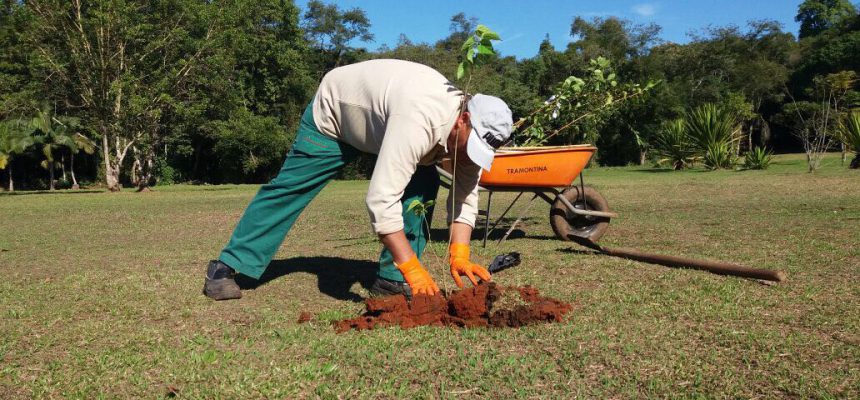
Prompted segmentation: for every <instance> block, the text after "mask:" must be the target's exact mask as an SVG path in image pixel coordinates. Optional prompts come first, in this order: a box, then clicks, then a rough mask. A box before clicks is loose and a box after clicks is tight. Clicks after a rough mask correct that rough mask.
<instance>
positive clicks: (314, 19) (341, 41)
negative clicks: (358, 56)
mask: <svg viewBox="0 0 860 400" xmlns="http://www.w3.org/2000/svg"><path fill="white" fill-rule="evenodd" d="M303 21H304V24H303V28H304V29H305V34H306V36H307V38H308V40H309V41H310V42H311V43H312V44H313V45H314V46H315V47H316V48H317V49H319V50H320V51H321V53H322V54H323V57H322V67H323V71H328V70H330V69H332V68H336V67H338V66H340V65H341V63H342V62H343V61H344V57H345V56H347V55H348V53H349V52H352V51H354V50H355V49H354V48H352V47H350V42H352V41H353V40H354V39H358V40H360V41H362V42H371V41H373V34H372V33H370V19H368V18H367V15H366V14H365V13H364V10H362V9H360V8H351V9H349V10H341V9H340V8H339V7H338V6H337V5H336V4H325V3H323V2H321V1H319V0H311V1H310V2H308V8H307V10H306V11H305V14H304V19H303Z"/></svg>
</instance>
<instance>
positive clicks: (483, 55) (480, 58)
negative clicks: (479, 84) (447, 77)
mask: <svg viewBox="0 0 860 400" xmlns="http://www.w3.org/2000/svg"><path fill="white" fill-rule="evenodd" d="M494 40H502V38H501V37H500V36H499V34H498V33H496V32H494V31H493V30H491V29H490V28H488V27H487V26H486V25H478V27H477V28H476V29H475V33H474V34H472V36H470V37H469V38H468V39H466V41H465V42H463V46H461V47H460V53H461V56H462V59H463V61H461V62H460V65H458V66H457V80H460V79H463V77H464V76H466V74H469V79H470V80H471V78H472V70H473V69H474V68H475V67H477V66H480V65H482V64H485V63H486V62H487V61H489V60H491V59H492V58H493V57H495V56H496V50H495V49H494V48H493V41H494Z"/></svg>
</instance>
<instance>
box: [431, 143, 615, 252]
mask: <svg viewBox="0 0 860 400" xmlns="http://www.w3.org/2000/svg"><path fill="white" fill-rule="evenodd" d="M596 150H597V148H596V147H594V146H591V145H574V146H547V147H509V148H501V149H499V150H498V151H497V152H496V157H495V159H494V160H493V166H492V168H491V169H490V170H489V171H486V170H485V171H483V173H482V174H481V180H480V182H479V185H480V188H479V190H481V191H486V192H488V195H487V208H486V210H480V211H479V214H480V215H483V216H484V217H485V218H484V247H486V245H487V238H488V237H489V235H490V232H491V231H494V230H495V229H496V227H497V226H498V225H499V223H500V222H501V221H502V219H503V218H504V217H505V216H506V215H507V214H508V212H510V211H511V209H512V208H513V207H514V205H515V204H516V203H517V202H518V201H519V200H520V198H521V197H522V196H523V194H525V193H531V194H532V198H531V200H530V201H529V203H528V205H527V206H526V207H525V209H524V210H523V211H522V212H521V213H520V216H519V217H518V218H517V219H516V220H515V221H514V223H513V224H512V225H511V227H510V228H509V229H508V230H507V232H505V234H504V235H503V236H502V237H501V238H500V239H499V243H501V242H504V241H505V240H506V239H507V238H508V236H510V234H511V233H512V232H513V231H514V229H516V227H517V225H518V224H519V223H520V222H522V219H523V217H524V216H525V215H526V213H528V211H529V210H530V209H531V207H532V205H533V204H534V202H535V200H536V199H538V198H540V199H542V200H544V201H546V202H547V203H549V205H550V214H549V215H550V225H552V230H553V232H555V235H556V237H558V238H559V239H560V240H564V241H569V240H570V238H569V235H573V236H577V237H582V238H585V239H588V240H590V241H592V242H594V243H596V242H597V241H598V240H600V238H601V237H602V236H603V234H604V233H606V230H607V229H608V228H609V221H610V219H611V218H614V217H617V216H618V214H615V213H613V212H611V211H610V210H609V204H608V203H607V202H606V199H605V198H603V196H602V195H601V194H600V193H598V192H597V190H595V189H594V188H592V187H590V186H586V185H585V182H584V180H583V176H582V175H583V174H582V170H583V169H584V168H585V166H586V165H587V164H588V162H589V161H590V160H591V157H592V156H593V155H594V152H595V151H596ZM451 165H452V163H451V162H450V160H443V161H442V165H441V166H439V167H437V169H438V170H439V173H440V175H441V176H442V178H443V179H442V185H443V186H444V187H446V188H449V189H450V187H451V171H452V169H451ZM577 177H579V184H578V185H576V184H574V182H575V180H576V178H577ZM495 192H515V193H519V194H518V195H517V196H516V197H515V198H514V200H513V201H512V202H511V204H510V205H508V207H507V208H506V209H505V211H504V212H503V213H502V215H500V216H499V217H498V218H497V219H496V220H495V222H494V223H493V226H492V227H490V221H491V218H490V206H491V205H492V200H493V193H495Z"/></svg>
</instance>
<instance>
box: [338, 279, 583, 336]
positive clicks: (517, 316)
mask: <svg viewBox="0 0 860 400" xmlns="http://www.w3.org/2000/svg"><path fill="white" fill-rule="evenodd" d="M512 296H517V297H518V299H511V297H512ZM365 307H366V309H367V311H365V313H364V314H362V315H361V316H360V317H357V318H351V319H345V320H342V321H337V322H335V324H334V325H335V329H336V330H337V331H338V332H346V331H348V330H351V329H356V330H362V329H373V328H377V327H387V326H400V327H401V328H413V327H416V326H422V325H431V326H458V327H464V328H473V327H486V326H493V327H514V328H515V327H520V326H525V325H530V324H535V323H540V322H559V321H561V320H562V318H563V317H564V315H565V314H567V313H568V312H570V310H571V309H572V306H571V305H570V304H568V303H565V302H562V301H559V300H556V299H552V298H548V297H542V296H541V295H540V293H539V292H538V290H537V289H535V288H533V287H531V286H524V287H513V286H511V287H503V286H499V285H496V284H495V283H494V282H488V283H481V284H479V285H478V286H475V287H471V288H468V289H463V290H458V291H455V292H454V293H452V294H451V295H450V296H448V298H447V299H446V298H445V297H444V296H441V295H440V296H424V295H418V296H415V297H414V298H413V299H412V302H407V301H406V298H405V297H404V296H402V295H396V296H386V297H377V298H370V299H367V300H365Z"/></svg>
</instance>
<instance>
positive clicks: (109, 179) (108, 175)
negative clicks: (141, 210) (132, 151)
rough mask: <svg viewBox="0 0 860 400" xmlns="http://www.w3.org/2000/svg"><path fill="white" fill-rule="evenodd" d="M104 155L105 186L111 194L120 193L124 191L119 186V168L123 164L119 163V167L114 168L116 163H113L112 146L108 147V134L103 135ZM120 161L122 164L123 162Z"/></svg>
mask: <svg viewBox="0 0 860 400" xmlns="http://www.w3.org/2000/svg"><path fill="white" fill-rule="evenodd" d="M102 154H103V155H104V157H103V158H104V165H105V184H106V185H107V188H108V190H110V191H111V192H119V191H120V189H122V187H121V186H120V184H119V166H120V165H122V164H120V163H117V166H116V167H114V165H113V164H114V163H113V162H111V160H110V146H108V137H107V134H106V133H103V134H102ZM119 161H120V162H121V161H122V160H119Z"/></svg>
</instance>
